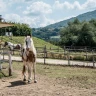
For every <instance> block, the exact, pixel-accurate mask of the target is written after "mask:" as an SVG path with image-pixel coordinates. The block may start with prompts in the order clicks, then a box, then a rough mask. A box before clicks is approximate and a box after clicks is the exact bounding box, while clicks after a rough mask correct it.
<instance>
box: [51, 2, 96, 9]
mask: <svg viewBox="0 0 96 96" xmlns="http://www.w3.org/2000/svg"><path fill="white" fill-rule="evenodd" d="M94 7H96V0H87V1H86V2H85V3H83V4H80V3H79V2H78V1H75V2H73V3H70V2H68V1H65V2H63V3H60V1H58V0H56V1H55V3H54V5H53V8H56V9H77V10H78V9H79V10H84V9H88V8H94Z"/></svg>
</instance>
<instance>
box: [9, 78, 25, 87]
mask: <svg viewBox="0 0 96 96" xmlns="http://www.w3.org/2000/svg"><path fill="white" fill-rule="evenodd" d="M10 83H11V85H10V86H7V87H16V86H21V85H26V82H24V81H21V80H19V81H13V82H10Z"/></svg>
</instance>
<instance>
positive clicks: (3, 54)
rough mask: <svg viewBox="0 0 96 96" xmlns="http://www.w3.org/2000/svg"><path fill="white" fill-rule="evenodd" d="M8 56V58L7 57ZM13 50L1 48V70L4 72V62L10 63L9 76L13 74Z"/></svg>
mask: <svg viewBox="0 0 96 96" xmlns="http://www.w3.org/2000/svg"><path fill="white" fill-rule="evenodd" d="M5 55H6V56H7V59H6V58H5ZM11 57H12V56H11V52H10V51H9V50H8V49H6V48H0V72H1V73H2V65H3V64H4V62H7V63H8V64H9V68H8V69H9V76H12V58H11Z"/></svg>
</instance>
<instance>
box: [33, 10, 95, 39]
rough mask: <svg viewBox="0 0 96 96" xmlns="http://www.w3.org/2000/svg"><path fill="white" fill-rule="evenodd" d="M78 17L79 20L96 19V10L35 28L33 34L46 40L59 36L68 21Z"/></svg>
mask: <svg viewBox="0 0 96 96" xmlns="http://www.w3.org/2000/svg"><path fill="white" fill-rule="evenodd" d="M76 18H77V19H78V20H79V21H84V20H85V21H89V20H91V19H96V10H94V11H90V12H87V13H84V14H80V15H78V16H76V17H72V18H70V19H67V20H63V21H60V22H57V23H55V24H51V25H48V26H46V27H42V28H36V29H35V28H34V29H33V31H32V34H33V36H35V37H38V38H42V39H44V40H47V39H50V37H51V36H58V35H59V32H60V29H61V28H62V27H64V26H67V23H68V22H71V21H73V20H74V19H76Z"/></svg>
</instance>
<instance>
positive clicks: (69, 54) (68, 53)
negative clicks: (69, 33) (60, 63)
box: [67, 50, 70, 65]
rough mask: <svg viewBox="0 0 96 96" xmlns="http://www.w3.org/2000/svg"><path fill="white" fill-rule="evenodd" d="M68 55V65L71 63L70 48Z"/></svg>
mask: <svg viewBox="0 0 96 96" xmlns="http://www.w3.org/2000/svg"><path fill="white" fill-rule="evenodd" d="M67 55H68V65H70V50H68V53H67Z"/></svg>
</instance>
